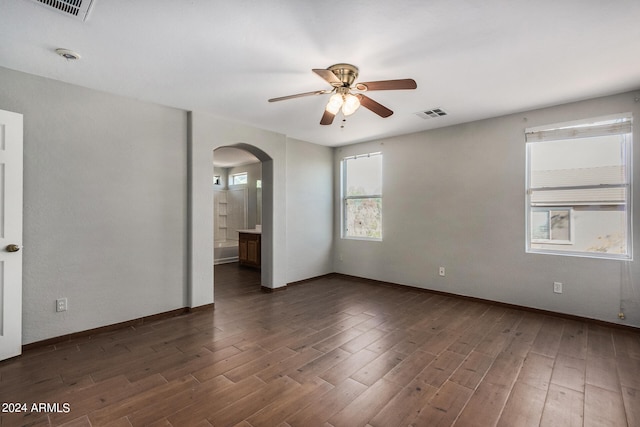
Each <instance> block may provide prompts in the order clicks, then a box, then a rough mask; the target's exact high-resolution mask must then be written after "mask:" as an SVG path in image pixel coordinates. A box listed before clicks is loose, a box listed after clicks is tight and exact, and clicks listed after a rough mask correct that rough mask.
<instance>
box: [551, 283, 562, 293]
mask: <svg viewBox="0 0 640 427" xmlns="http://www.w3.org/2000/svg"><path fill="white" fill-rule="evenodd" d="M553 292H554V293H556V294H561V293H562V283H561V282H553Z"/></svg>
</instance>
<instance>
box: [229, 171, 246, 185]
mask: <svg viewBox="0 0 640 427" xmlns="http://www.w3.org/2000/svg"><path fill="white" fill-rule="evenodd" d="M230 181H231V182H230V185H240V184H246V183H247V173H246V172H242V173H235V174H233V175H231V179H230Z"/></svg>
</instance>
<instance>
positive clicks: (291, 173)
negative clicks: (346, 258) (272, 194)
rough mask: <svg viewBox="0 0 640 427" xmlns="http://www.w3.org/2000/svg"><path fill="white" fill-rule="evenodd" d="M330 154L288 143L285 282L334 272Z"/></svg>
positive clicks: (317, 147) (316, 147)
mask: <svg viewBox="0 0 640 427" xmlns="http://www.w3.org/2000/svg"><path fill="white" fill-rule="evenodd" d="M332 162H333V150H332V149H330V148H328V147H324V146H320V145H316V144H310V143H307V142H302V141H298V140H293V139H289V140H288V141H287V242H288V244H287V266H288V268H287V282H295V281H298V280H304V279H308V278H310V277H316V276H321V275H323V274H327V273H329V272H332V271H333V264H332V252H331V251H332V249H333V239H331V238H328V237H330V236H331V235H332V230H333V166H332Z"/></svg>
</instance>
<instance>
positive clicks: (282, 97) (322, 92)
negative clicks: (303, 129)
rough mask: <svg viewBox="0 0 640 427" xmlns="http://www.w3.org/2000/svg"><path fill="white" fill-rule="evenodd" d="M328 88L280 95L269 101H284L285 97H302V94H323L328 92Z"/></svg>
mask: <svg viewBox="0 0 640 427" xmlns="http://www.w3.org/2000/svg"><path fill="white" fill-rule="evenodd" d="M330 92H331V91H330V90H316V91H314V92H304V93H297V94H295V95H287V96H281V97H279V98H271V99H270V100H269V102H277V101H284V100H285V99H293V98H302V97H303V96H313V95H324V94H325V93H330Z"/></svg>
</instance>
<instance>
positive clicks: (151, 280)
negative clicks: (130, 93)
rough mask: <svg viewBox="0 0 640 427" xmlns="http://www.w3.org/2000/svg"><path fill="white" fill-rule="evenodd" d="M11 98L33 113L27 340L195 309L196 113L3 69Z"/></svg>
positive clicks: (1, 93) (4, 100) (1, 87)
mask: <svg viewBox="0 0 640 427" xmlns="http://www.w3.org/2000/svg"><path fill="white" fill-rule="evenodd" d="M0 108H1V109H4V110H10V111H16V112H19V113H22V114H24V131H25V132H24V276H23V289H24V290H23V313H24V314H23V318H24V329H23V342H24V343H30V342H34V341H40V340H43V339H46V338H50V337H55V336H59V335H65V334H68V333H73V332H77V331H82V330H87V329H92V328H95V327H99V326H104V325H109V324H113V323H118V322H122V321H126V320H130V319H134V318H139V317H142V316H146V315H151V314H155V313H159V312H165V311H169V310H173V309H176V308H180V307H184V306H185V302H186V291H187V288H186V272H187V270H186V243H187V234H186V232H187V227H186V221H187V211H186V205H187V203H186V200H187V144H186V141H187V138H186V135H187V115H186V113H185V112H183V111H180V110H175V109H171V108H165V107H161V106H157V105H153V104H147V103H142V102H139V101H135V100H131V99H127V98H122V97H117V96H112V95H109V94H105V93H101V92H97V91H93V90H88V89H84V88H81V87H78V86H72V85H68V84H64V83H59V82H56V81H53V80H48V79H44V78H40V77H34V76H31V75H27V74H23V73H18V72H14V71H10V70H7V69H4V68H0ZM60 297H67V298H68V303H69V309H68V311H66V312H63V313H56V312H55V300H56V298H60Z"/></svg>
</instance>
